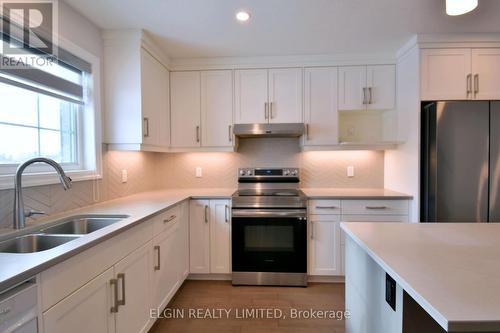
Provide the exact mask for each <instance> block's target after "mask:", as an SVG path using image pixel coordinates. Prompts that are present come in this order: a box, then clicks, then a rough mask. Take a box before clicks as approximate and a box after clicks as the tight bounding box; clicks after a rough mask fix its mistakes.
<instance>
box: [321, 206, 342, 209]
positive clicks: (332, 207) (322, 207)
mask: <svg viewBox="0 0 500 333" xmlns="http://www.w3.org/2000/svg"><path fill="white" fill-rule="evenodd" d="M337 208H338V207H337V206H316V209H337Z"/></svg>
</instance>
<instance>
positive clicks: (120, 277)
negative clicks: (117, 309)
mask: <svg viewBox="0 0 500 333" xmlns="http://www.w3.org/2000/svg"><path fill="white" fill-rule="evenodd" d="M119 280H122V299H118V300H117V302H116V304H118V306H120V305H125V274H124V273H119V274H117V275H116V281H117V285H118V281H119Z"/></svg>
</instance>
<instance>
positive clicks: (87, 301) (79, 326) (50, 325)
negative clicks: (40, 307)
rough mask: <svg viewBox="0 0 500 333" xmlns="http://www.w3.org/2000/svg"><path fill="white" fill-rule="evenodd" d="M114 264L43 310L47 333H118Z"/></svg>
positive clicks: (44, 326) (44, 327) (44, 330)
mask: <svg viewBox="0 0 500 333" xmlns="http://www.w3.org/2000/svg"><path fill="white" fill-rule="evenodd" d="M113 278H114V271H113V267H111V268H109V269H108V270H107V271H105V272H104V273H102V274H100V275H99V276H97V277H96V278H94V279H93V280H91V281H90V282H88V283H87V284H85V285H84V286H82V287H81V288H80V289H78V290H77V291H75V292H74V293H72V294H71V295H70V296H68V297H66V298H65V299H63V300H62V301H61V302H59V303H57V304H56V305H54V306H53V307H52V308H50V309H49V310H47V311H46V312H44V313H43V332H45V333H68V332H71V333H88V332H93V333H114V332H115V314H114V313H112V312H111V307H112V306H113V295H112V293H111V292H110V290H111V289H112V288H111V284H110V281H111V280H113Z"/></svg>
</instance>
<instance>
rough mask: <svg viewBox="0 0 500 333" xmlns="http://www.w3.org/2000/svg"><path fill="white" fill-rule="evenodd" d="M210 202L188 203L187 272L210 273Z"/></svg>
mask: <svg viewBox="0 0 500 333" xmlns="http://www.w3.org/2000/svg"><path fill="white" fill-rule="evenodd" d="M209 210H210V201H209V200H191V201H190V202H189V271H190V273H209V272H210V226H209V222H210V216H209Z"/></svg>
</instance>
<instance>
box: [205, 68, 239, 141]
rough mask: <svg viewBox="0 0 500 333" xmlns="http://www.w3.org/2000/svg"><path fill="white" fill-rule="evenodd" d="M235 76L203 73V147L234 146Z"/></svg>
mask: <svg viewBox="0 0 500 333" xmlns="http://www.w3.org/2000/svg"><path fill="white" fill-rule="evenodd" d="M232 126H233V74H232V72H231V71H229V70H227V71H206V72H202V73H201V132H202V140H201V143H202V146H203V147H231V146H232V145H233V133H232Z"/></svg>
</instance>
